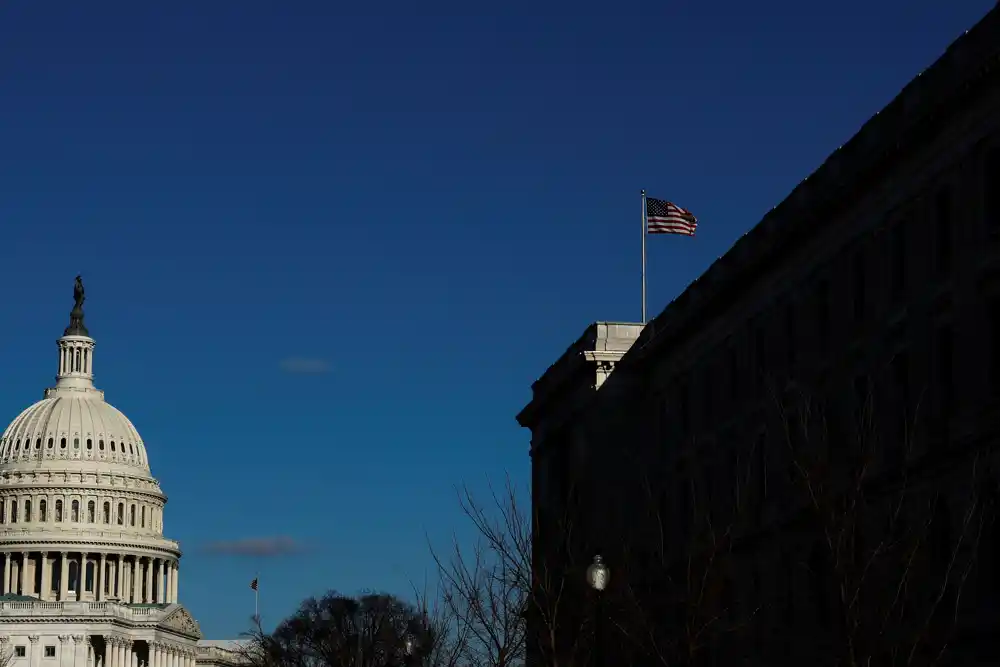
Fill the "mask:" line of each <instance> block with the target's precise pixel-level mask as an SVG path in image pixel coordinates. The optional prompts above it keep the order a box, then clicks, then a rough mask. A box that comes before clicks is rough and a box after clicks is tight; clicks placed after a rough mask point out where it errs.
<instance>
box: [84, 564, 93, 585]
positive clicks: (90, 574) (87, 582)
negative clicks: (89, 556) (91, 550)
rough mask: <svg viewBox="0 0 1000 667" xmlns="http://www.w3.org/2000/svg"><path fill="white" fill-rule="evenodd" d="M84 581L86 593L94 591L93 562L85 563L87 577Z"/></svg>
mask: <svg viewBox="0 0 1000 667" xmlns="http://www.w3.org/2000/svg"><path fill="white" fill-rule="evenodd" d="M84 581H85V586H86V590H87V592H88V593H92V592H93V591H94V563H93V562H90V563H87V578H86V579H85V580H84Z"/></svg>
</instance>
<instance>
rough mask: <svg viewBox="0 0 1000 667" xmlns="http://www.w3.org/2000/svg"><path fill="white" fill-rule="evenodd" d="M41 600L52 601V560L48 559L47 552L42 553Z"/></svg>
mask: <svg viewBox="0 0 1000 667" xmlns="http://www.w3.org/2000/svg"><path fill="white" fill-rule="evenodd" d="M41 598H42V599H43V600H51V599H52V560H51V559H50V558H49V552H48V551H43V552H42V594H41Z"/></svg>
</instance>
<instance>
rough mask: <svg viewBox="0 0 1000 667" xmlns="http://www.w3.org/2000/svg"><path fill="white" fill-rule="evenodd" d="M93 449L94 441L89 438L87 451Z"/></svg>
mask: <svg viewBox="0 0 1000 667" xmlns="http://www.w3.org/2000/svg"><path fill="white" fill-rule="evenodd" d="M93 448H94V441H93V440H91V439H90V438H87V449H93Z"/></svg>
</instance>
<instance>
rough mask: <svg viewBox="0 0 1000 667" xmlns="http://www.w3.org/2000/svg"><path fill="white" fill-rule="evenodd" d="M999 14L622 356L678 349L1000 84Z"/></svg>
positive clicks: (634, 358)
mask: <svg viewBox="0 0 1000 667" xmlns="http://www.w3.org/2000/svg"><path fill="white" fill-rule="evenodd" d="M998 17H1000V9H996V8H995V9H993V10H991V11H990V12H989V13H988V14H987V15H986V16H985V17H984V18H983V19H982V20H981V21H980V22H979V23H978V24H976V26H974V27H973V28H972V29H971V30H969V31H967V32H966V34H965V35H963V36H961V37H959V38H958V39H957V40H955V42H953V43H952V45H951V46H949V47H948V49H947V50H946V52H945V53H944V54H943V55H942V56H941V57H940V58H938V59H937V61H935V63H934V64H933V65H931V67H929V68H928V69H927V70H925V71H924V72H922V73H921V74H920V75H918V76H917V77H915V78H914V79H913V80H911V81H910V83H909V84H907V85H906V87H904V88H903V90H902V91H901V92H900V93H899V94H898V95H897V96H896V97H895V98H894V99H893V100H892V101H891V102H890V103H889V104H888V105H886V106H885V107H884V108H883V109H882V110H880V111H879V112H877V113H876V114H875V115H874V116H873V117H871V118H870V119H869V120H868V121H867V122H866V123H865V124H864V125H863V126H862V127H861V129H860V130H859V131H858V132H857V133H856V134H855V135H854V136H853V137H852V138H851V139H850V140H849V141H848V142H847V143H846V144H844V145H843V146H841V147H840V148H838V149H837V150H836V151H834V152H833V154H831V155H830V156H829V157H828V158H827V159H826V160H825V161H824V162H823V163H822V164H821V166H820V167H819V168H818V169H816V170H815V171H814V172H813V173H812V174H810V175H809V176H807V177H806V178H805V179H804V180H803V181H802V182H801V183H799V185H798V186H796V187H795V188H794V189H793V190H792V192H791V194H789V195H788V196H787V197H786V198H785V199H784V200H783V201H782V202H781V203H780V204H778V205H777V206H776V207H774V208H773V209H772V210H771V211H770V212H768V213H767V215H765V216H764V218H763V219H762V220H761V221H760V222H759V223H758V224H756V225H755V226H754V227H753V228H751V229H750V230H749V231H748V232H747V233H746V234H744V235H743V237H742V238H740V239H739V240H738V241H737V242H736V243H735V244H734V245H733V246H732V248H730V249H729V250H728V251H727V252H726V253H725V254H723V255H722V257H720V258H719V259H718V260H716V261H715V262H714V263H713V264H712V265H711V266H710V267H709V268H708V270H707V271H705V273H703V274H702V275H701V276H699V277H698V278H696V279H695V280H694V281H693V282H692V283H691V284H690V285H689V286H688V287H687V288H686V289H685V290H684V291H683V292H681V294H680V295H678V296H677V297H676V298H675V299H674V300H673V301H671V302H670V304H668V305H667V307H666V308H664V310H663V311H662V312H661V313H660V314H659V315H658V316H656V317H655V318H654V319H653V320H652V321H651V322H650V324H649V325H648V327H647V330H646V331H645V332H644V335H643V336H641V337H640V339H639V341H638V342H637V344H636V346H635V348H634V352H633V354H629V355H626V357H625V358H624V359H623V360H622V362H623V363H633V362H638V361H639V360H640V359H642V358H645V357H646V356H648V355H649V354H651V353H653V352H654V351H655V350H657V349H660V348H661V347H664V346H666V347H667V348H672V347H673V346H672V345H670V344H669V343H670V341H673V340H675V339H677V338H680V337H683V336H684V335H685V333H686V330H687V329H688V328H689V327H688V325H689V324H690V323H691V322H696V323H697V324H698V325H699V326H703V325H704V322H705V321H706V319H707V317H708V316H707V315H706V311H708V310H709V309H710V308H711V307H712V306H714V305H715V304H716V303H717V302H719V301H725V300H727V299H731V298H734V294H733V293H738V292H740V291H741V290H743V289H746V288H747V287H748V286H749V285H751V284H752V283H753V282H754V281H755V276H756V272H757V271H758V270H759V269H760V267H762V266H768V265H770V264H773V262H774V257H776V256H778V255H780V254H782V253H785V252H788V251H789V249H790V248H791V247H792V246H794V245H797V244H800V243H802V242H803V241H804V240H805V239H808V238H813V237H814V236H815V235H816V234H818V233H820V231H821V230H824V229H827V228H829V227H830V225H831V220H832V219H833V218H834V217H835V214H836V213H838V212H840V211H842V210H844V209H845V207H847V206H852V205H854V204H856V203H857V202H858V201H859V199H860V198H861V196H862V195H863V194H864V193H865V192H867V191H870V190H871V189H872V188H874V187H876V185H877V184H878V183H881V182H883V181H884V179H885V177H886V175H887V174H889V173H890V171H891V170H893V169H894V168H895V167H896V166H897V165H898V164H899V162H900V161H901V160H902V159H905V158H906V157H907V156H908V154H909V153H911V152H912V150H913V149H914V148H915V147H916V146H922V145H924V143H925V141H926V139H927V138H928V137H929V136H935V135H937V134H938V133H940V132H941V131H942V129H943V127H944V125H945V123H946V122H947V121H948V120H949V119H951V118H953V117H954V116H955V115H956V113H960V112H961V111H963V110H966V109H968V108H969V105H970V98H971V97H972V96H974V95H976V94H980V93H981V92H982V91H983V90H984V89H986V88H987V87H988V86H989V85H991V84H992V85H995V84H996V80H997V74H998V71H1000V67H998V65H1000V39H998V38H997V34H998V33H1000V26H998V23H1000V18H998Z"/></svg>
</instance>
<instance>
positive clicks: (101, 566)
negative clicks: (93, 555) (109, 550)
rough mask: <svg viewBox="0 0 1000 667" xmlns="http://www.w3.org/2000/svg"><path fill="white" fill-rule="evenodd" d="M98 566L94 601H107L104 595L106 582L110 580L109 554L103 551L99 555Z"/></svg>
mask: <svg viewBox="0 0 1000 667" xmlns="http://www.w3.org/2000/svg"><path fill="white" fill-rule="evenodd" d="M98 556H99V557H98V561H97V562H98V565H97V571H96V572H95V573H94V575H95V576H94V599H95V600H97V601H98V602H100V601H103V600H104V599H105V597H106V596H105V593H104V580H105V579H107V578H108V575H107V570H106V568H107V565H108V554H106V553H104V552H103V551H102V552H101V553H100V554H98Z"/></svg>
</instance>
